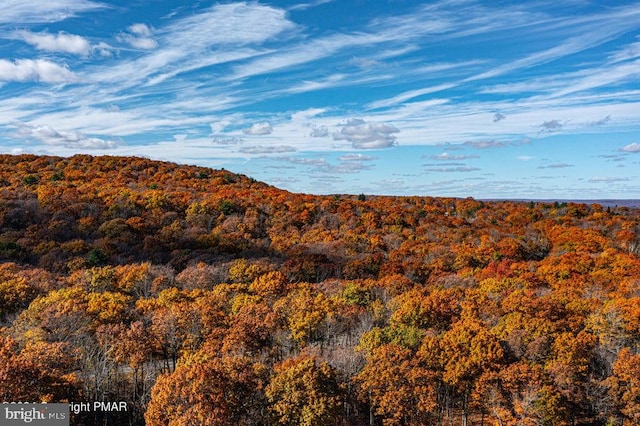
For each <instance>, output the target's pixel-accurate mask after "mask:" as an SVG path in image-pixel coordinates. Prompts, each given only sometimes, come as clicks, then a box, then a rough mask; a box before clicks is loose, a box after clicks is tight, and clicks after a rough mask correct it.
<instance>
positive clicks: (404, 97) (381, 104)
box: [369, 83, 456, 109]
mask: <svg viewBox="0 0 640 426" xmlns="http://www.w3.org/2000/svg"><path fill="white" fill-rule="evenodd" d="M453 87H456V85H455V84H450V83H445V84H439V85H437V86H433V87H426V88H424V89H417V90H411V91H408V92H404V93H400V94H399V95H396V96H394V97H392V98H389V99H383V100H380V101H376V102H372V103H371V104H370V105H369V108H371V109H377V108H386V107H389V106H392V105H396V104H400V103H403V102H405V101H408V100H410V99H413V98H417V97H419V96H423V95H427V94H430V93H436V92H440V91H442V90H447V89H451V88H453Z"/></svg>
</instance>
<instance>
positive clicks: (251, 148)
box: [239, 145, 297, 155]
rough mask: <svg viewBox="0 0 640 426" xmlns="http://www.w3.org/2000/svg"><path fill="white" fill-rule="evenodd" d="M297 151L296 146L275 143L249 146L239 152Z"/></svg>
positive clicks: (271, 152)
mask: <svg viewBox="0 0 640 426" xmlns="http://www.w3.org/2000/svg"><path fill="white" fill-rule="evenodd" d="M295 151H297V150H296V149H295V148H294V147H292V146H289V145H275V146H264V145H258V146H247V147H243V148H240V150H239V152H241V153H243V154H263V155H264V154H284V153H287V152H295Z"/></svg>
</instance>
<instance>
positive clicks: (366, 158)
mask: <svg viewBox="0 0 640 426" xmlns="http://www.w3.org/2000/svg"><path fill="white" fill-rule="evenodd" d="M377 159H378V157H374V156H372V155H363V154H346V155H341V156H340V157H338V160H340V161H373V160H377Z"/></svg>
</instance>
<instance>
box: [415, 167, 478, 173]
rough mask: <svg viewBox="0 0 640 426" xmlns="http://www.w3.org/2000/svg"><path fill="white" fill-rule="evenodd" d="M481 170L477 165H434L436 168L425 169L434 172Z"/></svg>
mask: <svg viewBox="0 0 640 426" xmlns="http://www.w3.org/2000/svg"><path fill="white" fill-rule="evenodd" d="M478 170H481V169H479V168H477V167H468V166H458V167H436V168H428V169H425V171H427V172H436V173H468V172H476V171H478Z"/></svg>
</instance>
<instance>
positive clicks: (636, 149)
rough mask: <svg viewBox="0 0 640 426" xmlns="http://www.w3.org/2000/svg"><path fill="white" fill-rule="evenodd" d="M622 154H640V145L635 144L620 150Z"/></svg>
mask: <svg viewBox="0 0 640 426" xmlns="http://www.w3.org/2000/svg"><path fill="white" fill-rule="evenodd" d="M620 151H622V152H640V143H637V142H634V143H630V144H629V145H626V146H623V147H622V148H620Z"/></svg>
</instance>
